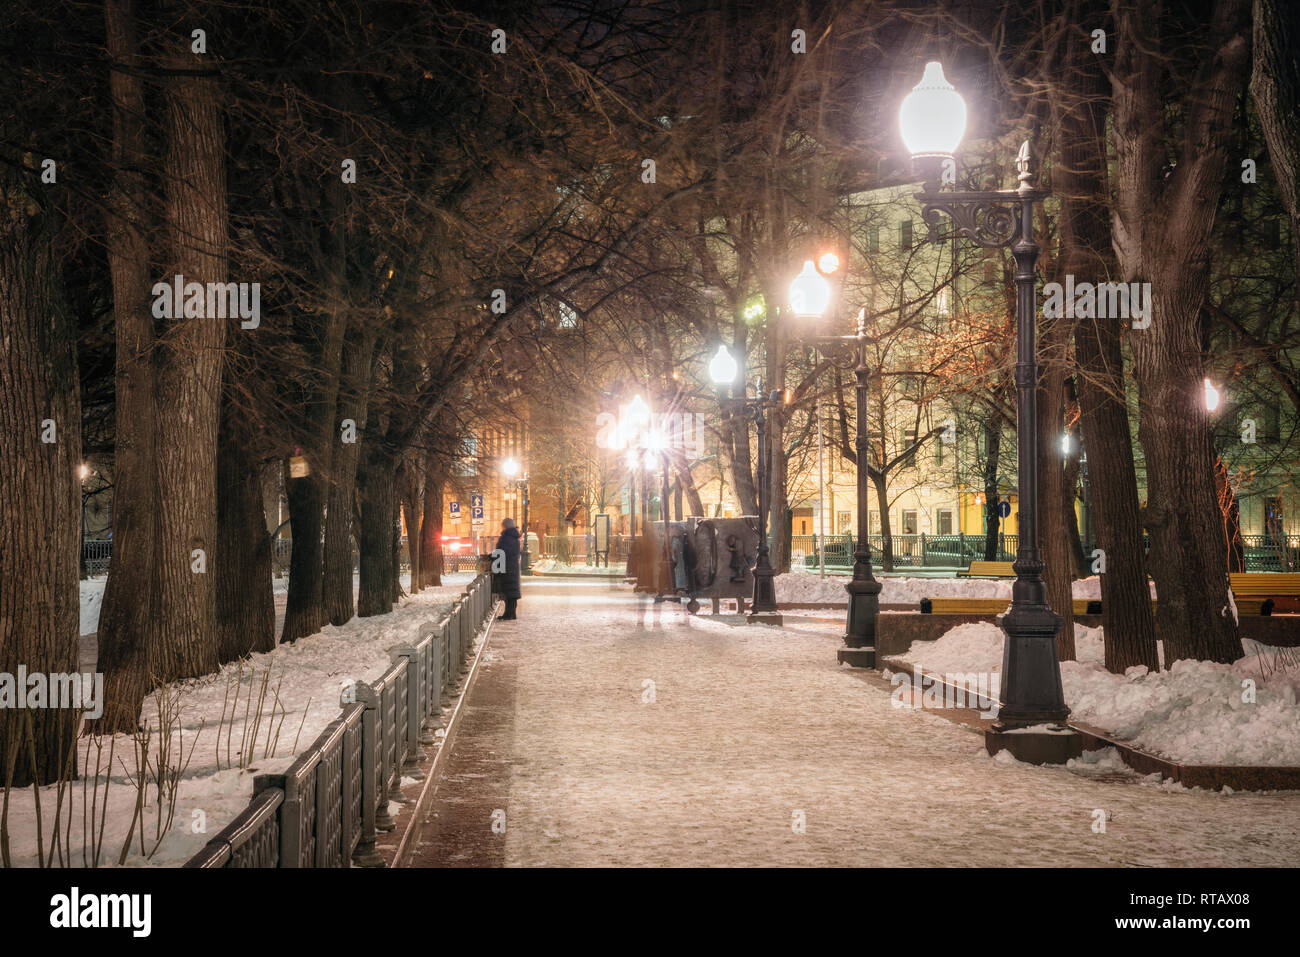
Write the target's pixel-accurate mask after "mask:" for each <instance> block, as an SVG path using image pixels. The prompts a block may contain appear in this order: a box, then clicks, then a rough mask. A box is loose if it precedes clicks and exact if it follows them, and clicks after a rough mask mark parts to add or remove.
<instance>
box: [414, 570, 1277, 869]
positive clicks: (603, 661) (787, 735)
mask: <svg viewBox="0 0 1300 957" xmlns="http://www.w3.org/2000/svg"><path fill="white" fill-rule="evenodd" d="M839 646H840V639H839V635H838V629H837V628H835V627H834V626H833V625H832V626H828V625H827V624H826V623H823V622H817V621H815V620H813V619H811V618H805V619H799V618H797V617H796V616H794V615H792V614H791V615H787V616H786V626H785V627H784V628H776V627H770V626H761V625H745V624H743V623H741V619H740V618H739V617H738V616H734V615H723V616H719V617H717V618H713V617H712V616H709V615H699V616H695V617H691V616H688V615H687V614H686V613H685V611H684V610H683V609H682V608H681V607H680V606H679V605H676V604H661V605H658V606H656V605H654V604H653V603H652V602H651V601H648V600H639V599H638V597H637V596H634V595H633V594H632V592H631V590H630V589H629V588H627V587H624V586H610V585H607V584H596V583H587V582H578V581H572V580H569V581H563V580H550V581H537V582H530V583H525V585H524V599H523V601H522V602H521V604H520V618H519V620H518V621H517V622H499V623H498V624H496V625H494V626H493V630H492V635H491V637H490V639H489V643H488V648H487V650H486V651H485V653H484V654H485V658H484V660H483V664H481V665H480V667H481V669H482V671H481V673H480V675H479V677H478V679H477V682H476V684H475V687H474V690H473V692H472V693H471V695H470V700H469V702H468V703H467V708H468V710H467V713H466V720H467V722H473V721H475V720H476V718H475V716H476V714H478V715H481V718H479V719H478V720H479V723H478V724H477V728H478V729H479V731H478V734H477V735H476V737H475V740H474V741H473V742H471V741H470V740H469V738H468V737H467V736H466V733H465V731H464V730H463V731H462V734H461V735H460V736H458V738H457V743H456V744H455V746H454V749H453V753H452V755H451V756H450V761H451V763H450V765H449V768H450V769H451V770H449V774H448V777H447V778H444V780H443V782H442V783H440V786H439V788H438V791H437V793H436V794H435V796H434V805H435V806H434V808H433V813H434V814H436V815H437V818H436V820H437V821H438V822H439V823H438V824H437V831H436V844H433V845H430V846H429V847H428V848H426V849H425V852H426V853H428V854H429V855H431V857H433V858H436V861H438V862H442V863H448V862H458V863H461V864H466V863H475V862H476V861H479V860H480V859H482V858H487V857H488V856H489V855H492V856H494V857H492V858H491V859H490V860H489V861H488V862H491V863H498V864H504V865H506V866H543V865H552V866H555V865H564V866H642V867H646V866H700V865H703V866H816V865H823V866H870V865H876V866H905V867H907V866H912V867H934V866H948V867H954V866H1006V865H1007V864H1012V863H1014V864H1019V865H1024V866H1055V867H1060V866H1108V865H1109V866H1116V865H1120V866H1122V865H1131V866H1148V867H1165V866H1211V865H1226V866H1237V867H1240V866H1259V865H1274V866H1278V865H1280V866H1290V865H1293V864H1294V863H1295V861H1296V860H1297V859H1300V794H1296V793H1293V792H1278V793H1273V794H1246V793H1238V794H1232V795H1225V794H1219V793H1214V792H1209V791H1205V790H1191V789H1185V788H1180V787H1177V786H1165V785H1161V784H1159V783H1157V782H1155V781H1152V780H1150V779H1148V778H1144V777H1142V776H1140V775H1137V774H1135V773H1133V772H1131V771H1128V770H1126V769H1123V768H1122V767H1120V766H1119V765H1118V764H1117V762H1115V760H1114V758H1113V756H1111V757H1110V759H1109V761H1110V763H1109V766H1106V765H1105V762H1106V761H1107V756H1106V755H1104V754H1102V755H1097V756H1095V757H1094V756H1092V755H1089V756H1088V758H1087V759H1086V760H1084V761H1079V762H1075V766H1074V767H1072V768H1069V769H1067V768H1060V767H1056V768H1048V767H1033V766H1030V765H1025V764H1020V763H1016V762H1014V761H1013V762H1010V763H1002V762H998V761H994V760H992V759H990V758H989V757H988V756H987V754H985V752H984V742H983V739H982V738H981V737H979V736H977V735H975V734H973V733H971V732H970V731H969V730H966V729H964V728H962V727H960V726H958V725H955V724H953V723H952V722H949V721H947V720H946V719H944V718H942V717H940V716H937V715H934V714H929V713H926V712H922V711H912V710H909V709H900V708H895V707H893V706H892V704H891V696H890V693H889V689H888V687H887V686H885V687H882V686H879V685H878V684H876V683H873V682H872V680H871V678H870V677H869V676H867V675H864V674H863V673H862V672H859V671H855V670H853V669H849V668H844V667H841V666H839V665H837V663H836V660H835V650H836V648H837V647H839ZM647 682H653V685H649V684H647ZM651 689H653V700H647V692H648V691H650V690H651ZM474 726H475V725H472V724H470V723H467V724H466V725H464V726H463V729H469V728H471V727H474ZM461 749H469V752H472V755H473V760H466V761H463V762H460V763H459V764H458V752H460V750H461ZM467 755H468V752H467ZM494 809H501V810H502V811H504V812H505V814H506V820H507V821H508V828H507V830H506V833H505V835H504V836H503V837H500V838H495V837H493V838H491V839H488V838H485V837H484V834H485V833H486V829H487V824H486V822H487V821H489V819H490V815H491V814H492V812H493V811H494ZM1096 809H1103V810H1104V811H1105V812H1106V815H1107V828H1106V831H1105V833H1102V834H1098V833H1094V832H1093V830H1092V823H1093V821H1094V820H1095V817H1094V811H1095V810H1096ZM433 819H434V818H433V817H432V816H431V820H433ZM800 821H802V822H803V823H804V825H805V827H804V832H803V833H798V832H797V831H796V829H795V828H794V827H793V826H792V825H793V824H796V823H798V822H800Z"/></svg>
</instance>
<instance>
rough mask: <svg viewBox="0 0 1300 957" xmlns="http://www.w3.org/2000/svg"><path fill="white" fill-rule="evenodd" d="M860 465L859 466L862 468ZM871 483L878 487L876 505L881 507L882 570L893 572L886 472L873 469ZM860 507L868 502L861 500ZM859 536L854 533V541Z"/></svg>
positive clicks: (862, 507)
mask: <svg viewBox="0 0 1300 957" xmlns="http://www.w3.org/2000/svg"><path fill="white" fill-rule="evenodd" d="M862 467H863V466H862V465H860V464H859V465H858V468H862ZM870 478H871V484H872V485H874V486H875V488H876V507H877V508H878V509H880V570H881V571H886V572H892V571H893V570H894V532H893V528H892V526H891V525H890V522H889V488H888V486H887V484H886V482H887V477H886V475H885V473H884V472H878V471H876V470H875V469H872V470H871V475H870ZM858 508H859V509H864V508H868V503H866V502H859V503H858ZM867 530H868V531H870V530H871V521H870V518H868V521H867ZM856 540H857V536H856V535H854V541H856Z"/></svg>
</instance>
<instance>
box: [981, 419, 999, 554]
mask: <svg viewBox="0 0 1300 957" xmlns="http://www.w3.org/2000/svg"><path fill="white" fill-rule="evenodd" d="M1001 425H1002V423H1001V422H1000V421H998V419H997V418H995V417H990V418H988V419H986V420H985V421H984V560H985V561H986V562H995V561H997V560H998V528H999V526H1000V523H1001V520H1002V516H1001V515H999V514H998V459H999V457H1000V456H1001V453H1002V428H1001Z"/></svg>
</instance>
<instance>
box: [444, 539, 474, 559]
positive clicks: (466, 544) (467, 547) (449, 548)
mask: <svg viewBox="0 0 1300 957" xmlns="http://www.w3.org/2000/svg"><path fill="white" fill-rule="evenodd" d="M473 550H474V540H473V539H472V538H466V537H464V536H461V535H444V536H442V553H443V554H444V555H463V554H465V553H466V552H472V551H473Z"/></svg>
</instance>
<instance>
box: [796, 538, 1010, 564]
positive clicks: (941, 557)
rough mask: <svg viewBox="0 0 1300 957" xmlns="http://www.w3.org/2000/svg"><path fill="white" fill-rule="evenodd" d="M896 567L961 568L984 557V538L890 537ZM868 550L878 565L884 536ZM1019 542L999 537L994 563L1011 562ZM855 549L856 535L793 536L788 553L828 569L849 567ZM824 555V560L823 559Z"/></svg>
mask: <svg viewBox="0 0 1300 957" xmlns="http://www.w3.org/2000/svg"><path fill="white" fill-rule="evenodd" d="M890 537H891V539H892V545H893V549H892V551H893V558H894V567H895V568H964V567H966V566H968V565H970V563H971V562H972V561H974V560H979V559H983V558H984V547H985V540H984V536H983V535H960V534H959V535H928V534H924V533H922V534H920V535H905V534H900V535H892V536H890ZM867 541H868V544H869V545H870V547H871V564H872V565H873V566H875V567H876V568H880V566H881V557H882V556H883V555H884V553H885V540H884V536H883V535H880V534H879V533H877V534H874V535H871V536H870V537H869V538H868V540H867ZM1018 543H1019V536H1017V535H1005V534H1001V535H998V540H997V554H996V555H995V556H994V559H993V560H994V561H1008V562H1009V561H1013V560H1014V559H1015V557H1016V548H1017V546H1018ZM856 547H857V540H856V538H855V536H853V535H850V534H846V533H842V534H838V535H792V536H791V537H790V550H791V551H790V553H791V555H792V556H794V557H795V559H798V558H799V557H800V556H802V557H803V564H804V567H805V568H817V567H818V563H819V560H824V561H825V564H826V567H827V568H851V567H852V566H853V550H854V548H856ZM823 553H824V556H825V557H824V559H823V558H822V556H823Z"/></svg>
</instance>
